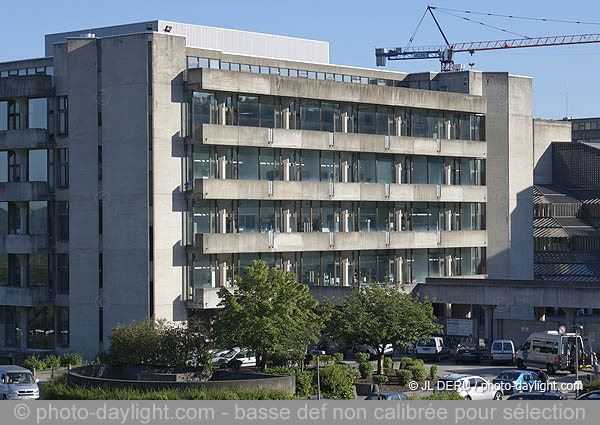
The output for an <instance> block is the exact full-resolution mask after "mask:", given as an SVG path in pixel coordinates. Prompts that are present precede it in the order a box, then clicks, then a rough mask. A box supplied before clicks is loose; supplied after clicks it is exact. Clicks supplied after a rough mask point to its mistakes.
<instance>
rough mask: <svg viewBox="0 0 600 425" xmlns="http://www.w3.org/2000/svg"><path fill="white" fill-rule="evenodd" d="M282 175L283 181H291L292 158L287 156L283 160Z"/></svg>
mask: <svg viewBox="0 0 600 425" xmlns="http://www.w3.org/2000/svg"><path fill="white" fill-rule="evenodd" d="M281 176H282V177H283V179H282V180H283V181H285V182H288V181H290V159H289V158H286V159H284V160H283V161H281Z"/></svg>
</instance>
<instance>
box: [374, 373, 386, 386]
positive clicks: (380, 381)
mask: <svg viewBox="0 0 600 425" xmlns="http://www.w3.org/2000/svg"><path fill="white" fill-rule="evenodd" d="M387 381H388V377H387V376H385V375H375V376H374V377H373V383H374V384H377V385H382V384H385V383H386V382H387Z"/></svg>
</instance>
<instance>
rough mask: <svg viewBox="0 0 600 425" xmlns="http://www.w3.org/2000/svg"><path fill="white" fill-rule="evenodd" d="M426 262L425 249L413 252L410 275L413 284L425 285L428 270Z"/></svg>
mask: <svg viewBox="0 0 600 425" xmlns="http://www.w3.org/2000/svg"><path fill="white" fill-rule="evenodd" d="M427 260H428V257H427V250H426V249H414V250H413V264H412V275H413V282H414V283H425V278H426V277H427V268H428V267H427Z"/></svg>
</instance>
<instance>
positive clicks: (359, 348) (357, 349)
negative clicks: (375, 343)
mask: <svg viewBox="0 0 600 425" xmlns="http://www.w3.org/2000/svg"><path fill="white" fill-rule="evenodd" d="M352 353H353V354H356V353H368V354H370V355H371V357H377V350H375V347H372V346H370V345H368V344H355V345H353V346H352ZM383 355H384V356H387V357H391V356H393V355H394V346H393V345H392V344H387V345H386V346H385V348H384V349H383Z"/></svg>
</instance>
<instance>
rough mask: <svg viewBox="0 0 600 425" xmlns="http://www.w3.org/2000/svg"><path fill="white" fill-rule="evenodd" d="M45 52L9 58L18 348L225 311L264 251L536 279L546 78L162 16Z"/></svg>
mask: <svg viewBox="0 0 600 425" xmlns="http://www.w3.org/2000/svg"><path fill="white" fill-rule="evenodd" d="M45 49H46V51H45V57H43V58H39V59H31V60H24V61H15V62H6V63H1V64H0V219H1V222H0V353H4V356H5V357H11V358H17V357H18V356H23V355H25V354H28V353H31V352H37V351H40V352H43V351H58V352H67V351H76V352H80V353H82V354H83V355H84V356H86V357H94V356H95V355H96V353H98V352H99V351H101V350H103V349H106V348H107V346H108V344H109V340H108V337H109V336H110V330H111V329H112V328H113V327H114V326H116V325H117V324H118V323H121V324H125V323H129V322H130V321H131V320H139V319H143V318H145V317H148V316H154V317H158V318H165V319H168V320H172V321H183V320H186V319H188V318H189V317H201V318H203V319H205V320H210V318H211V316H212V314H213V313H214V311H215V309H216V308H217V305H218V302H219V300H218V296H217V292H218V291H219V290H220V288H222V287H228V288H231V287H233V286H234V284H235V279H236V276H237V275H239V274H240V273H242V270H243V268H244V267H245V266H247V265H249V264H251V262H252V261H253V260H254V259H258V258H260V259H262V260H263V261H265V262H266V263H267V264H269V265H271V266H276V267H279V268H281V269H283V270H286V271H289V272H292V273H294V274H295V275H296V277H297V279H298V281H299V282H302V283H305V284H307V285H310V286H311V288H323V287H328V288H334V287H352V286H359V285H371V284H374V283H388V284H401V283H419V282H424V281H425V279H426V278H428V277H443V276H450V277H451V276H462V277H471V276H474V277H485V276H488V275H489V276H490V277H494V278H498V279H511V278H514V279H532V278H533V235H532V231H531V229H532V220H533V215H532V204H533V192H532V185H533V162H534V161H533V155H534V147H533V121H532V112H531V108H532V91H531V90H532V89H531V87H532V86H531V79H530V78H528V77H520V76H514V75H510V74H508V73H496V72H477V71H462V72H452V73H441V74H439V73H418V74H407V73H402V72H392V71H387V70H374V69H365V68H357V67H348V66H338V65H333V64H330V63H329V46H328V43H325V42H319V41H312V40H302V39H296V38H289V37H282V36H275V35H267V34H256V33H248V32H243V31H232V30H223V29H219V28H211V27H204V26H198V25H187V24H180V23H175V22H167V21H161V20H157V21H148V22H141V23H135V24H130V25H123V26H116V27H105V28H95V29H89V30H87V29H86V30H80V31H74V32H70V33H60V34H52V35H48V36H46V43H45ZM364 54H366V55H367V54H372V52H364Z"/></svg>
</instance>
